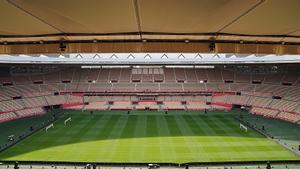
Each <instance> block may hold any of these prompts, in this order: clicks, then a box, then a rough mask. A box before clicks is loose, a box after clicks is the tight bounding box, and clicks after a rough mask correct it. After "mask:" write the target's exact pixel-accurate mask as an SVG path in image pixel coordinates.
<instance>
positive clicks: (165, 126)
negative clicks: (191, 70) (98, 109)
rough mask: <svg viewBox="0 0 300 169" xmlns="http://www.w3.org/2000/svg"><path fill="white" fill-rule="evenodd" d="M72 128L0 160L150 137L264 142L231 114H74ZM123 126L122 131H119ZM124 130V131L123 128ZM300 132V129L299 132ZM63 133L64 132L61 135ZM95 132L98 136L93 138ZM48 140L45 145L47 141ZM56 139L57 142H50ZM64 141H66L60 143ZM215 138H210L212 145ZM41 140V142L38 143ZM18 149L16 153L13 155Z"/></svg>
mask: <svg viewBox="0 0 300 169" xmlns="http://www.w3.org/2000/svg"><path fill="white" fill-rule="evenodd" d="M71 117H72V122H71V124H70V125H68V126H65V125H64V124H63V121H64V119H65V118H66V117H65V118H63V119H60V120H58V121H57V122H56V123H55V127H54V129H50V131H49V132H48V133H47V135H48V136H47V135H46V133H45V132H44V130H43V131H40V132H38V133H36V134H34V135H33V136H30V137H28V138H27V139H25V140H23V141H22V142H20V143H18V144H17V145H15V146H14V147H11V148H9V149H7V150H6V151H4V152H1V153H0V160H4V159H7V158H9V157H13V156H15V155H20V154H24V153H28V152H32V151H37V150H42V149H46V148H50V147H57V146H62V145H68V144H76V143H81V142H90V141H97V140H112V139H130V138H150V137H152V138H153V137H179V136H204V137H206V136H207V137H212V136H216V137H218V138H217V140H222V137H224V138H225V137H240V138H263V137H264V136H262V135H260V134H258V133H256V132H248V133H246V132H241V129H240V128H239V122H238V121H237V120H235V119H234V118H233V114H232V113H228V114H226V115H224V112H223V113H222V114H218V113H217V114H212V115H208V114H204V113H203V112H201V113H191V114H190V113H186V114H182V113H181V115H178V114H176V113H175V114H174V115H172V113H169V114H168V115H166V114H164V113H163V112H161V113H160V114H157V115H147V114H146V115H145V114H143V115H141V114H139V115H137V114H136V115H135V114H130V115H127V114H124V113H123V114H122V115H120V114H117V113H116V114H114V115H108V114H106V115H104V114H93V115H90V114H79V115H73V114H72V116H71ZM120 126H121V127H120ZM122 126H123V127H122ZM298 129H299V131H300V127H299V128H298ZM59 130H61V131H59ZM92 132H94V133H95V134H91V133H92ZM42 137H45V138H49V140H48V141H45V139H44V138H42ZM51 137H56V138H51ZM60 137H64V138H65V139H66V138H67V137H69V138H68V139H66V140H67V141H61V140H60ZM216 137H214V138H210V139H212V140H210V141H213V140H214V139H216ZM39 139H41V141H39ZM15 148H18V149H17V151H14V149H15Z"/></svg>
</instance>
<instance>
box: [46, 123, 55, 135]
mask: <svg viewBox="0 0 300 169" xmlns="http://www.w3.org/2000/svg"><path fill="white" fill-rule="evenodd" d="M50 128H54V124H53V123H52V124H50V125H48V126H47V127H46V133H47V132H48V130H49V129H50Z"/></svg>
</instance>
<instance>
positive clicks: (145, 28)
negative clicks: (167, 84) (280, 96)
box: [0, 0, 300, 42]
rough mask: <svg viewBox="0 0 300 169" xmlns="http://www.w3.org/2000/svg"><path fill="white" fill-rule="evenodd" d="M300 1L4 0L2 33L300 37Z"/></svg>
mask: <svg viewBox="0 0 300 169" xmlns="http://www.w3.org/2000/svg"><path fill="white" fill-rule="evenodd" d="M299 6H300V1H299V0H284V1H283V0H242V1H241V0H26V1H23V0H3V1H0V9H1V10H0V19H1V22H0V36H1V41H30V40H38V39H42V40H46V41H47V40H59V39H61V38H64V39H66V40H87V39H98V40H136V39H163V40H170V39H171V40H174V39H175V40H176V39H189V40H211V39H215V40H225V41H227V40H228V41H232V40H245V41H272V42H281V41H284V42H300V20H299V18H300V13H299ZM21 37H22V38H21ZM36 37H39V38H36ZM41 37H42V38H41Z"/></svg>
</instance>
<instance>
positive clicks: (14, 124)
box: [0, 113, 52, 145]
mask: <svg viewBox="0 0 300 169" xmlns="http://www.w3.org/2000/svg"><path fill="white" fill-rule="evenodd" d="M51 118H52V113H47V114H43V115H39V116H31V117H25V118H22V119H17V120H13V121H9V122H5V123H0V132H1V134H0V145H3V144H6V143H8V141H7V137H8V136H10V135H15V137H16V138H17V137H18V136H20V135H22V134H25V133H29V132H30V130H29V129H30V127H31V126H32V127H33V128H39V127H40V126H41V125H42V123H43V122H46V121H47V120H49V119H51Z"/></svg>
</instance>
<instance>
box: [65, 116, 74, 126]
mask: <svg viewBox="0 0 300 169" xmlns="http://www.w3.org/2000/svg"><path fill="white" fill-rule="evenodd" d="M71 120H72V119H71V117H69V118H67V119H66V120H65V122H64V124H65V125H67V123H68V122H70V121H71Z"/></svg>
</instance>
